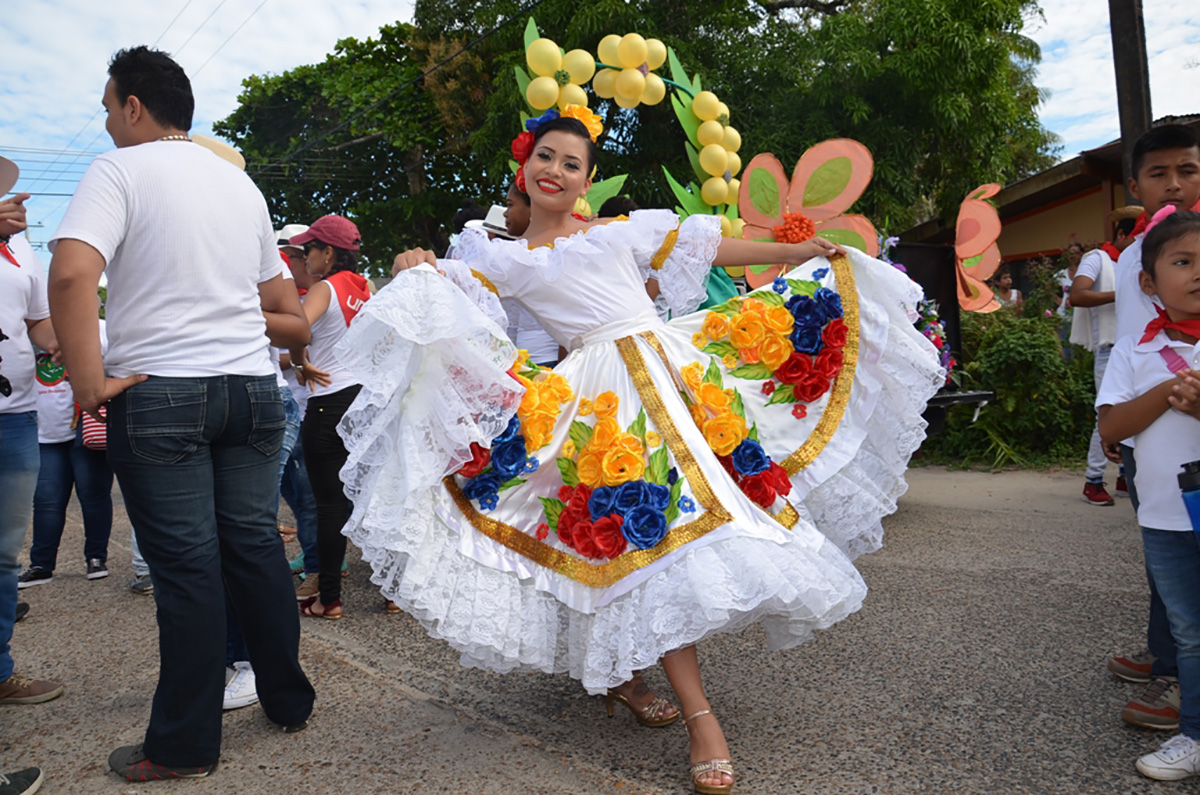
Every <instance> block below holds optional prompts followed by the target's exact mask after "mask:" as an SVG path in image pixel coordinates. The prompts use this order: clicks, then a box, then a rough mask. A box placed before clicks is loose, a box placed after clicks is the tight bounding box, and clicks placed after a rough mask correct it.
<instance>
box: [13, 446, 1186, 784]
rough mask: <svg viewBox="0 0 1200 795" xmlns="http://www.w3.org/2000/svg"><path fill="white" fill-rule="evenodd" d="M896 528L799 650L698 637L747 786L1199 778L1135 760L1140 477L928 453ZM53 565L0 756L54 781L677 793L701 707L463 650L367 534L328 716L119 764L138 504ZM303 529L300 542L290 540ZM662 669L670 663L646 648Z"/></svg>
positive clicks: (243, 726)
mask: <svg viewBox="0 0 1200 795" xmlns="http://www.w3.org/2000/svg"><path fill="white" fill-rule="evenodd" d="M910 482H911V484H912V488H911V490H910V492H909V493H908V495H906V496H905V498H904V499H903V501H902V504H901V510H900V511H899V513H897V514H896V515H895V516H893V517H890V518H889V519H888V520H887V522H886V527H887V531H888V532H887V537H886V539H885V546H884V549H883V550H882V551H880V552H878V553H875V554H874V555H871V556H868V557H867V558H865V559H863V560H862V561H861V568H862V570H863V573H864V576H865V577H866V580H867V583H868V584H869V586H870V587H871V593H870V595H869V596H868V599H867V602H866V605H865V607H864V608H863V610H862V611H861V612H859V613H858V614H857V615H855V616H853V617H851V618H850V619H849V620H847V621H845V622H843V623H842V624H840V625H838V626H836V627H834V628H833V629H832V630H830V631H828V632H825V633H823V634H821V635H819V636H818V637H817V639H816V640H815V641H814V642H812V643H810V644H808V645H806V646H804V647H801V648H800V649H796V650H793V651H789V652H783V653H778V654H769V653H767V652H766V651H765V650H764V647H763V643H762V636H761V633H759V632H758V631H756V630H751V631H748V632H746V633H744V634H741V635H737V636H730V637H722V638H717V639H714V640H711V641H709V642H707V643H706V644H704V645H703V646H702V647H701V660H702V663H703V665H704V667H705V675H706V681H707V683H708V688H709V695H710V698H711V700H712V702H713V706H714V709H715V710H716V711H717V713H718V714H719V716H720V717H721V719H722V720H723V721H724V726H725V731H726V733H727V735H728V737H729V740H730V744H731V746H732V750H733V754H734V759H735V762H736V764H737V767H738V770H739V778H740V781H739V784H738V787H737V789H736V791H737V792H740V793H885V792H892V793H916V792H920V793H925V792H929V793H948V792H953V793H992V792H1008V793H1085V792H1086V793H1124V792H1147V793H1159V792H1194V791H1197V790H1198V789H1200V783H1198V782H1197V781H1196V780H1193V781H1190V782H1183V783H1180V784H1175V785H1166V784H1158V783H1154V782H1149V781H1147V780H1145V779H1142V778H1141V777H1140V776H1139V775H1138V774H1137V772H1136V771H1135V770H1134V767H1133V762H1134V759H1135V758H1136V757H1137V756H1138V755H1139V754H1141V753H1145V752H1146V751H1148V750H1151V749H1152V748H1154V747H1156V746H1157V744H1158V743H1159V742H1161V741H1162V740H1164V739H1166V736H1165V735H1162V734H1156V733H1152V732H1148V731H1142V730H1137V729H1133V728H1131V727H1127V726H1125V725H1124V724H1122V723H1121V722H1120V720H1119V718H1118V713H1119V712H1120V708H1121V706H1122V705H1123V704H1124V703H1125V701H1127V700H1128V699H1129V698H1131V697H1133V696H1134V695H1135V694H1136V693H1137V687H1136V686H1133V685H1128V684H1124V683H1121V682H1120V681H1118V680H1116V679H1115V678H1113V677H1111V676H1110V675H1108V674H1107V673H1106V672H1105V670H1104V663H1105V660H1106V658H1107V655H1109V654H1110V653H1112V652H1116V651H1134V650H1136V649H1137V648H1140V647H1141V646H1142V645H1144V620H1145V611H1146V602H1147V597H1146V585H1145V580H1144V573H1143V569H1142V555H1141V543H1140V538H1139V536H1138V534H1137V531H1136V528H1135V526H1134V520H1133V512H1132V510H1131V509H1130V507H1129V504H1128V501H1123V500H1119V501H1118V503H1117V505H1116V506H1115V507H1112V508H1096V507H1092V506H1089V505H1086V504H1084V503H1083V502H1081V501H1080V499H1079V493H1080V490H1081V488H1082V478H1081V477H1080V476H1078V475H1077V474H1056V473H1040V472H1009V473H1003V474H998V475H993V474H984V473H965V472H946V471H945V470H942V469H938V468H919V469H915V470H913V472H912V473H911V477H910ZM72 511H73V512H72V514H71V517H70V521H69V525H68V529H67V532H66V535H65V537H64V540H63V546H62V552H61V554H60V562H59V569H58V571H57V572H56V575H55V579H54V582H53V583H51V584H50V585H46V586H41V587H37V588H33V589H27V590H25V591H22V598H24V599H26V600H27V601H29V602H30V603H31V605H32V613H31V614H30V617H29V618H28V619H26V620H25V621H24V622H22V623H21V624H19V625H17V628H16V634H15V638H14V644H13V645H14V653H15V656H16V658H17V665H18V671H20V672H22V673H25V674H27V675H33V676H38V677H50V678H56V679H60V680H61V681H63V682H64V683H65V684H66V686H67V692H66V695H65V696H63V697H62V698H60V699H58V700H56V701H54V702H51V703H48V704H45V705H40V706H31V707H0V770H13V769H16V768H19V767H24V766H26V765H30V764H38V765H41V766H42V767H44V768H45V769H46V770H47V776H48V779H47V783H46V785H45V788H44V790H43V791H44V792H47V793H105V792H111V793H117V792H134V791H139V792H140V791H143V790H144V788H145V787H147V786H148V787H149V788H150V789H166V788H175V789H181V790H182V789H186V790H187V791H188V792H196V793H210V792H211V793H293V792H294V793H314V794H315V793H376V792H380V793H382V792H454V793H458V792H482V793H492V792H506V793H514V792H519V793H524V792H530V793H542V792H545V793H585V792H627V793H683V792H690V791H691V788H690V786H689V785H688V782H687V776H686V752H687V744H686V737H685V734H684V730H683V729H682V728H681V727H680V726H678V725H676V726H673V727H668V728H666V729H658V730H651V729H644V728H641V727H640V726H638V725H637V724H636V723H635V722H634V720H633V718H632V716H631V715H629V714H628V713H627V712H618V713H617V717H616V718H614V719H612V720H609V719H608V718H606V717H605V714H604V708H603V704H602V702H601V701H600V700H599V699H594V698H589V697H588V696H587V695H585V694H584V692H583V691H582V690H581V689H580V688H579V687H578V686H577V684H576V683H574V682H573V681H572V680H570V679H569V678H567V677H566V676H542V675H510V676H497V675H494V674H490V673H486V672H482V671H476V670H465V669H462V668H460V667H459V665H458V660H457V655H456V654H455V653H454V652H452V651H451V650H450V649H449V648H448V647H446V646H445V645H443V644H441V643H437V642H434V641H431V640H430V639H429V638H428V637H427V636H426V635H425V634H424V632H423V631H422V630H421V629H420V627H418V626H417V625H416V624H415V623H414V622H413V621H412V620H410V619H409V618H408V617H407V616H388V615H386V614H385V613H384V612H383V603H382V599H381V598H380V597H379V596H378V594H377V593H376V592H375V591H374V590H373V589H372V587H371V586H370V583H369V582H368V571H367V569H366V567H365V566H364V564H362V563H361V561H358V560H357V558H356V557H355V555H354V553H353V552H352V553H351V560H352V565H351V573H350V577H349V578H348V588H347V592H346V595H345V599H346V605H347V617H346V619H345V620H343V621H340V622H324V621H312V620H306V621H305V622H304V640H303V644H302V647H301V653H302V655H303V660H304V663H305V666H306V668H307V670H308V671H309V673H310V675H311V676H312V678H313V680H314V683H315V684H316V687H317V691H318V698H319V700H318V703H317V712H316V713H315V715H314V719H313V721H312V722H311V725H310V728H309V729H308V730H307V731H305V732H303V733H301V734H297V735H287V736H285V735H283V734H280V733H277V732H273V731H271V730H270V726H269V724H268V722H267V721H266V719H265V718H264V717H263V715H262V713H261V711H260V710H259V709H258V708H257V707H249V708H246V709H242V710H238V711H235V712H231V713H227V714H226V716H225V722H224V726H225V739H224V750H223V754H222V759H221V767H220V768H219V770H218V771H217V773H216V774H215V775H214V776H212V777H211V778H209V779H205V780H201V781H196V782H187V783H173V784H157V785H136V786H135V785H126V784H124V783H123V782H122V781H120V780H119V779H117V778H116V777H115V776H113V775H111V774H109V773H107V772H106V766H105V759H106V757H107V755H108V752H109V751H110V750H111V749H112V748H114V747H116V746H118V745H122V744H128V743H133V742H137V741H139V740H140V738H141V733H142V731H143V729H144V722H145V720H146V718H147V715H148V713H149V705H150V698H151V695H152V691H153V686H154V682H155V677H156V673H157V664H158V663H157V654H156V631H155V624H154V606H153V602H152V600H151V599H148V598H145V597H138V596H135V595H133V594H132V593H130V592H129V591H128V590H127V589H126V588H125V581H126V580H127V579H128V577H129V574H130V572H129V552H128V548H127V543H128V535H129V530H128V522H127V520H126V519H125V516H124V513H123V512H120V513H119V515H118V518H117V522H116V525H115V527H114V532H113V542H112V545H111V549H110V559H109V565H110V569H111V570H112V572H113V574H112V576H110V577H109V578H108V579H105V580H98V581H92V582H89V581H87V580H85V579H84V577H83V570H84V566H83V561H82V560H81V557H82V552H81V549H82V529H81V526H80V524H79V515H78V512H77V511H75V509H74V508H73V509H72ZM294 552H295V548H294V545H289V553H291V554H294ZM647 678H648V680H649V681H650V683H651V685H652V686H655V687H659V688H662V689H664V690H666V689H667V688H666V680H665V677H664V676H663V675H662V673H661V671H658V670H653V671H650V672H648V674H647Z"/></svg>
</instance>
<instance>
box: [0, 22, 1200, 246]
mask: <svg viewBox="0 0 1200 795" xmlns="http://www.w3.org/2000/svg"><path fill="white" fill-rule="evenodd" d="M964 1H969V0H964ZM1143 6H1144V10H1145V16H1146V30H1147V50H1148V52H1149V57H1150V78H1151V93H1152V97H1153V111H1154V115H1155V117H1159V116H1164V115H1168V114H1187V113H1200V3H1198V2H1194V1H1193V2H1187V0H1143ZM411 9H412V0H357V2H352V1H350V0H344V1H342V2H338V3H330V2H327V1H326V2H315V1H314V0H123V2H121V3H112V4H107V3H97V2H95V0H31V1H27V2H25V3H23V4H22V13H20V14H16V15H12V16H11V17H10V18H8V19H6V20H5V26H6V30H5V33H6V36H5V38H6V41H5V46H4V51H5V59H4V79H2V80H0V97H2V101H3V103H4V105H5V108H6V111H7V112H6V113H4V114H3V116H2V117H0V154H3V155H4V156H6V157H8V158H10V159H12V160H15V161H17V163H18V164H19V165H20V166H21V169H22V175H21V179H20V180H19V181H18V183H17V190H24V191H29V192H32V193H34V194H35V195H34V197H33V198H32V199H30V201H29V202H28V205H27V206H28V208H29V220H30V222H31V223H32V224H40V226H35V227H34V228H33V229H31V230H30V238H31V240H32V241H33V242H34V243H35V244H38V243H42V242H44V241H45V240H47V239H48V238H49V237H50V235H51V234H52V233H53V231H54V228H55V226H56V224H57V223H58V221H59V219H60V218H61V217H62V213H63V211H64V210H65V208H66V203H67V201H68V198H67V195H69V194H70V192H71V190H72V189H73V187H74V185H75V183H76V182H77V181H78V179H79V176H80V175H81V174H82V173H83V171H84V170H85V169H86V167H87V164H88V163H89V162H90V161H91V159H92V157H94V156H95V154H97V153H99V152H103V151H105V150H107V149H110V148H111V147H112V142H111V141H110V140H109V138H108V136H107V135H106V134H105V133H104V116H103V113H102V112H100V113H98V112H97V111H98V110H99V108H100V96H101V93H102V91H103V88H104V82H105V78H106V75H105V66H106V64H107V60H108V57H109V55H110V54H111V53H112V52H113V51H114V50H115V49H117V48H119V47H122V46H127V45H129V44H134V43H152V42H156V41H157V46H158V47H160V48H161V49H164V50H166V51H168V52H171V53H172V54H174V55H175V56H176V57H177V59H178V60H179V62H180V63H181V64H182V65H183V67H184V68H185V69H186V70H187V71H188V73H189V75H190V76H191V77H192V82H193V88H194V90H195V93H196V100H197V102H196V120H195V126H194V128H193V132H198V133H205V134H209V133H211V124H212V122H213V121H214V120H217V119H221V118H224V117H225V116H226V115H228V114H229V113H230V112H231V111H232V110H233V109H234V108H235V107H236V104H237V96H238V94H239V92H240V87H241V80H242V79H243V78H244V77H245V76H247V75H250V74H262V73H279V72H283V71H286V70H287V69H290V68H292V67H294V66H297V65H299V64H304V63H314V62H317V61H320V60H322V59H323V58H324V57H325V54H326V53H328V52H329V51H330V50H332V49H333V46H334V43H335V42H336V41H337V40H338V39H340V38H345V37H347V36H355V37H358V38H364V37H368V36H371V35H374V34H375V32H376V31H378V29H379V27H380V26H381V25H383V24H387V23H390V22H394V21H396V20H397V19H407V18H409V16H410V15H411ZM1042 9H1043V12H1044V13H1043V15H1042V16H1041V17H1037V18H1031V19H1029V20H1028V21H1027V25H1026V31H1025V32H1026V33H1027V35H1029V36H1031V37H1032V38H1033V39H1034V40H1036V41H1037V42H1038V43H1039V44H1040V45H1041V47H1042V54H1043V60H1042V64H1041V66H1040V67H1039V70H1038V79H1037V82H1038V85H1040V86H1042V87H1043V88H1045V89H1047V90H1048V91H1049V92H1050V95H1049V97H1048V99H1047V101H1046V103H1045V104H1044V105H1043V107H1042V108H1041V117H1042V121H1043V123H1044V124H1045V125H1046V126H1047V127H1049V128H1050V129H1051V130H1053V131H1054V132H1056V133H1057V134H1058V135H1060V136H1061V137H1062V139H1063V156H1064V157H1071V156H1073V155H1074V154H1076V153H1078V152H1080V151H1082V150H1084V149H1089V148H1092V147H1094V146H1098V145H1100V144H1103V143H1106V142H1107V141H1110V140H1112V139H1114V138H1116V137H1117V133H1118V129H1119V128H1118V123H1117V112H1116V90H1115V87H1114V77H1113V67H1112V46H1111V43H1110V40H1109V34H1108V4H1107V2H1106V0H1043V2H1042ZM618 32H619V31H618ZM746 159H748V158H746ZM60 194H67V195H60Z"/></svg>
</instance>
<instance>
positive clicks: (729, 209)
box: [522, 122, 738, 221]
mask: <svg viewBox="0 0 1200 795" xmlns="http://www.w3.org/2000/svg"><path fill="white" fill-rule="evenodd" d="M523 123H524V122H522V124H523ZM725 217H726V218H728V219H729V220H730V221H736V220H737V219H738V208H737V202H734V203H733V204H728V205H726V206H725Z"/></svg>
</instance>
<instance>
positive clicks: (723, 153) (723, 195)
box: [692, 91, 742, 207]
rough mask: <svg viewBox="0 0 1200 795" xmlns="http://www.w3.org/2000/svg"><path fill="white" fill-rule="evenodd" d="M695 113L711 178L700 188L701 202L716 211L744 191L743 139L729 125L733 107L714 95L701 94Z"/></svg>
mask: <svg viewBox="0 0 1200 795" xmlns="http://www.w3.org/2000/svg"><path fill="white" fill-rule="evenodd" d="M692 113H694V114H696V118H698V119H700V127H699V129H698V130H697V131H696V139H697V142H698V143H699V144H700V153H699V155H700V168H701V169H703V170H704V173H706V174H708V179H707V180H705V181H704V184H703V185H701V186H700V198H702V199H703V200H704V203H705V204H711V205H712V206H714V207H715V206H716V205H718V204H731V203H733V202H736V201H737V195H738V189H739V188H740V187H741V184H740V183H739V182H738V180H737V174H738V172H739V171H741V170H742V159H741V157H739V156H738V150H739V149H741V148H742V136H741V134H740V133H739V132H738V131H737V130H736V129H735V128H733V127H732V126H730V124H729V106H728V105H726V104H725V103H724V102H721V101H720V100H719V99H717V95H716V94H714V93H713V92H711V91H701V92H700V93H698V94H697V95H696V96H695V98H694V99H693V100H692Z"/></svg>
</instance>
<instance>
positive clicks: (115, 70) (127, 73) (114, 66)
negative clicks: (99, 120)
mask: <svg viewBox="0 0 1200 795" xmlns="http://www.w3.org/2000/svg"><path fill="white" fill-rule="evenodd" d="M108 76H109V77H111V78H112V81H113V91H114V92H115V93H116V95H117V100H118V101H119V102H120V103H121V104H122V105H124V104H125V100H127V99H129V97H130V96H134V97H137V98H138V101H140V102H141V103H142V107H144V108H145V109H146V112H147V113H149V114H150V116H151V117H152V118H153V119H154V120H155V121H156V122H158V123H159V124H161V125H163V126H164V127H171V128H174V129H176V130H190V129H191V128H192V113H193V111H195V109H196V100H195V98H194V97H193V96H192V83H191V81H190V80H188V76H187V74H185V73H184V71H183V67H181V66H180V65H179V64H177V63H175V62H174V61H172V60H171V57H170V56H169V55H167V54H166V53H165V52H160V51H159V50H152V49H150V48H149V47H146V46H141V47H130V48H129V49H127V50H119V51H118V52H117V53H116V54H115V55H114V56H113V57H112V60H111V61H109V62H108Z"/></svg>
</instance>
